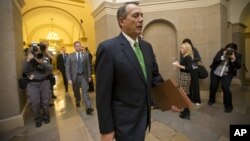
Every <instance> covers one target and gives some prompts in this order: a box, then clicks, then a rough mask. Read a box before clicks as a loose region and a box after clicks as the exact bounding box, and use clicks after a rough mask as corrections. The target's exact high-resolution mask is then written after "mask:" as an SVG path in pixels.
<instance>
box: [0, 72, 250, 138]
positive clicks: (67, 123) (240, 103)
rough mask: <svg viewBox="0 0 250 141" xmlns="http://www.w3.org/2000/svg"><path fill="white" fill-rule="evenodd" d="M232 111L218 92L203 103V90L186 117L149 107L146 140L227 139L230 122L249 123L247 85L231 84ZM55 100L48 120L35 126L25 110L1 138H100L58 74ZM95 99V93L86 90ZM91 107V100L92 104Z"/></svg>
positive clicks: (94, 124)
mask: <svg viewBox="0 0 250 141" xmlns="http://www.w3.org/2000/svg"><path fill="white" fill-rule="evenodd" d="M231 89H232V91H233V103H234V111H233V112H232V113H224V108H223V105H222V103H221V101H222V94H219V95H218V100H217V102H216V103H215V104H214V105H212V106H208V105H207V94H206V92H204V93H203V92H202V93H201V97H202V98H203V99H202V104H201V105H199V106H194V109H193V110H192V112H191V119H190V120H183V119H180V118H179V117H178V113H172V112H161V111H159V110H152V129H151V131H150V132H149V133H147V135H146V141H229V126H230V124H248V125H250V88H249V87H240V86H236V85H234V86H232V88H231ZM55 94H56V95H57V99H55V100H54V104H55V105H54V106H53V107H51V122H50V123H49V124H43V125H42V126H41V127H40V128H36V127H35V125H34V121H33V115H32V113H31V112H30V111H28V115H27V119H26V121H25V126H24V127H20V128H17V129H14V130H12V131H7V132H4V133H0V140H1V141H100V134H99V130H98V123H97V116H96V115H97V114H96V110H95V111H94V113H93V115H91V116H88V115H86V113H85V108H84V105H83V104H82V105H81V107H80V108H76V106H75V102H74V96H73V93H72V89H71V88H70V91H69V93H65V92H64V89H63V85H62V81H61V77H60V75H59V77H57V85H56V86H55ZM90 97H91V100H92V101H95V93H94V92H93V93H90ZM94 107H95V103H94Z"/></svg>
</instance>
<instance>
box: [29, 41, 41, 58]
mask: <svg viewBox="0 0 250 141" xmlns="http://www.w3.org/2000/svg"><path fill="white" fill-rule="evenodd" d="M31 48H32V51H31V53H32V54H33V55H34V57H36V58H37V59H42V58H43V54H42V53H41V52H40V51H39V49H40V47H39V44H37V43H32V44H31Z"/></svg>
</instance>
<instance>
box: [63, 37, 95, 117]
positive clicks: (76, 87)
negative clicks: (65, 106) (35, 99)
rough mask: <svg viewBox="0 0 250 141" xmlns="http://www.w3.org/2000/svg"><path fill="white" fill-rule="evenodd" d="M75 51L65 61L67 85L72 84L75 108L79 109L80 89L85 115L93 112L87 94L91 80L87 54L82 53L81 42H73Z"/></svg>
mask: <svg viewBox="0 0 250 141" xmlns="http://www.w3.org/2000/svg"><path fill="white" fill-rule="evenodd" d="M74 47H75V51H76V52H73V53H71V54H69V55H68V58H67V60H66V76H67V80H68V84H70V85H71V84H72V86H73V91H74V96H75V98H76V107H80V101H81V96H80V88H82V97H83V100H84V104H85V108H86V114H88V115H90V114H91V113H92V112H93V108H91V106H92V103H91V101H90V98H89V94H88V82H89V81H90V80H91V66H90V61H89V54H88V53H83V52H82V50H83V49H82V45H81V42H79V41H75V42H74Z"/></svg>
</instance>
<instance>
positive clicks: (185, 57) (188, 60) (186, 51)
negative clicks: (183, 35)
mask: <svg viewBox="0 0 250 141" xmlns="http://www.w3.org/2000/svg"><path fill="white" fill-rule="evenodd" d="M180 52H181V56H182V57H181V60H180V62H178V61H176V62H174V63H173V65H174V66H175V67H176V68H177V69H179V70H180V81H179V85H180V87H182V89H183V90H184V91H185V93H186V94H187V95H188V96H189V86H190V84H191V75H190V71H191V70H192V60H193V51H192V47H191V45H190V44H189V43H182V45H181V48H180ZM180 118H183V119H190V110H189V109H188V108H184V110H183V111H182V112H181V113H180Z"/></svg>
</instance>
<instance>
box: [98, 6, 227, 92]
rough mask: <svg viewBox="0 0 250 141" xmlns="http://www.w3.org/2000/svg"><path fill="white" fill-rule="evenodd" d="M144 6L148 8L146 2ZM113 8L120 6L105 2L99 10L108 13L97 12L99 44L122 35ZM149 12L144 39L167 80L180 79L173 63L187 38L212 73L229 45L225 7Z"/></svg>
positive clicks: (204, 84)
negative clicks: (219, 53) (218, 54)
mask: <svg viewBox="0 0 250 141" xmlns="http://www.w3.org/2000/svg"><path fill="white" fill-rule="evenodd" d="M141 5H142V6H141V7H142V8H143V9H145V7H144V3H143V2H142V4H141ZM110 6H113V7H116V5H114V4H110V3H103V4H102V5H101V6H100V7H99V9H102V12H103V11H106V12H107V14H106V15H105V16H103V17H101V18H99V15H98V14H96V15H95V13H100V12H97V11H98V9H97V11H95V12H94V16H95V21H96V22H95V24H96V26H95V28H96V39H97V44H98V43H99V42H100V41H102V40H105V39H107V38H110V37H113V36H115V35H117V34H118V33H119V30H117V21H116V17H115V16H116V15H115V14H114V12H112V11H109V7H110ZM154 6H155V7H157V5H154ZM159 7H160V6H159ZM145 11H146V12H144V27H145V28H144V32H145V33H144V32H143V36H145V39H146V40H148V41H150V42H151V43H152V45H153V48H154V51H155V54H156V58H157V61H158V63H159V67H160V71H161V73H162V74H163V76H164V78H165V79H167V78H172V79H175V78H177V77H178V76H177V73H176V70H174V69H173V67H172V65H171V62H172V58H179V50H180V48H179V46H180V44H181V42H182V40H183V39H184V38H190V39H191V40H192V41H193V43H194V46H195V47H196V48H197V49H198V50H199V52H200V55H201V57H202V61H203V64H204V65H205V66H206V67H207V69H208V70H210V69H209V65H210V64H211V62H212V58H213V57H214V55H215V54H216V52H217V51H218V50H219V49H220V48H221V47H224V46H225V44H226V42H227V26H226V25H227V18H226V17H227V16H226V14H227V10H226V8H225V6H224V5H221V4H219V3H218V4H214V5H211V6H207V7H200V8H199V7H197V8H186V9H173V10H162V11H151V12H150V10H145ZM107 21H108V22H107ZM162 21H165V23H164V22H162ZM101 25H102V26H101ZM208 80H209V79H205V80H202V81H201V84H202V89H208V83H209V81H208Z"/></svg>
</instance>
